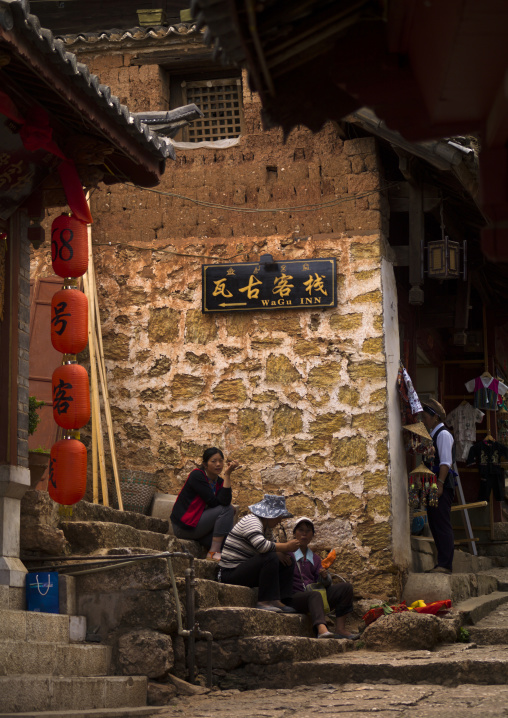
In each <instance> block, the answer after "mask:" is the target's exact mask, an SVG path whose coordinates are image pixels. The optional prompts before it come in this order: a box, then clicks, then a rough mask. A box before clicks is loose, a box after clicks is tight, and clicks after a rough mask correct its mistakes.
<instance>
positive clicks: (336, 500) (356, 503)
mask: <svg viewBox="0 0 508 718" xmlns="http://www.w3.org/2000/svg"><path fill="white" fill-rule="evenodd" d="M363 505H364V503H363V499H361V498H358V496H355V495H354V494H351V493H342V494H337V495H336V496H334V497H333V498H332V499H331V500H330V501H329V502H328V509H329V510H330V512H331V514H332V515H333V516H341V517H343V518H348V517H349V516H351V515H352V514H355V513H358V512H359V511H361V510H362V509H363Z"/></svg>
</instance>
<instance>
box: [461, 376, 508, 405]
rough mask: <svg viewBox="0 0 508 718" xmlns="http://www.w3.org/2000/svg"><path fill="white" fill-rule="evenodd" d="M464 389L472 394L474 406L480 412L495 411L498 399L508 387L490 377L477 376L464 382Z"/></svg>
mask: <svg viewBox="0 0 508 718" xmlns="http://www.w3.org/2000/svg"><path fill="white" fill-rule="evenodd" d="M466 389H467V390H468V391H469V392H474V405H475V408H476V409H481V410H482V411H496V410H497V408H498V402H499V401H500V397H502V396H504V395H505V394H506V392H507V391H508V386H506V384H503V382H502V381H499V379H494V378H493V377H491V376H477V377H476V379H470V380H469V381H468V382H466Z"/></svg>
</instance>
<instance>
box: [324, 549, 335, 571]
mask: <svg viewBox="0 0 508 718" xmlns="http://www.w3.org/2000/svg"><path fill="white" fill-rule="evenodd" d="M336 558H337V552H336V551H335V549H334V548H332V550H331V551H330V553H329V554H328V556H327V557H326V558H325V559H323V560H322V561H321V566H322V567H323V568H325V569H326V568H330V566H331V565H332V563H333V562H334V561H335V559H336Z"/></svg>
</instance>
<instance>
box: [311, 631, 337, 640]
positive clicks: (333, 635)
mask: <svg viewBox="0 0 508 718" xmlns="http://www.w3.org/2000/svg"><path fill="white" fill-rule="evenodd" d="M335 637H336V636H335V633H331V632H330V631H327V632H326V633H318V634H317V636H316V638H335Z"/></svg>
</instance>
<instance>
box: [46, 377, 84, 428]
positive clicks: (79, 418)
mask: <svg viewBox="0 0 508 718" xmlns="http://www.w3.org/2000/svg"><path fill="white" fill-rule="evenodd" d="M51 384H52V394H53V418H54V420H55V421H56V423H57V424H58V426H61V427H62V428H63V429H79V428H80V427H81V426H84V425H85V424H86V423H88V421H89V419H90V389H89V386H88V374H87V371H86V369H85V368H84V367H82V366H80V365H79V364H64V365H62V366H59V367H58V368H57V369H55V371H54V372H53V378H52V380H51Z"/></svg>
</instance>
